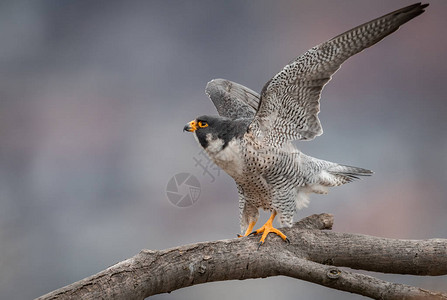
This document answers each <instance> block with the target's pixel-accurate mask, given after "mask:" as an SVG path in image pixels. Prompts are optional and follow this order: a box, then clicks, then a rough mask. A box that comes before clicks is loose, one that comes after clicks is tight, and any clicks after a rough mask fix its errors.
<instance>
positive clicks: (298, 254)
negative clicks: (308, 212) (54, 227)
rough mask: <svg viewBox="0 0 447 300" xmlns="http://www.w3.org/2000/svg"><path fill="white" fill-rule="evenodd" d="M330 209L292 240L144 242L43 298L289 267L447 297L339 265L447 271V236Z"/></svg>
mask: <svg viewBox="0 0 447 300" xmlns="http://www.w3.org/2000/svg"><path fill="white" fill-rule="evenodd" d="M332 224H333V217H332V215H329V214H320V215H312V216H310V217H307V218H305V219H303V220H301V221H300V222H297V223H295V225H294V226H293V227H292V228H283V229H282V231H283V232H284V233H285V234H286V235H287V236H288V237H289V239H290V241H291V244H290V245H288V244H286V243H284V242H283V241H282V240H281V239H280V238H279V237H277V236H274V235H270V236H269V238H268V239H267V241H266V243H265V244H264V245H263V246H262V247H260V248H259V249H258V239H259V237H247V238H239V239H232V240H221V241H213V242H204V243H197V244H192V245H186V246H180V247H176V248H171V249H167V250H161V251H151V250H143V251H141V252H140V253H139V254H138V255H136V256H134V257H132V258H130V259H127V260H125V261H123V262H120V263H118V264H116V265H114V266H112V267H110V268H108V269H106V270H104V271H102V272H100V273H98V274H96V275H93V276H91V277H88V278H85V279H83V280H81V281H78V282H76V283H73V284H71V285H68V286H66V287H63V288H61V289H59V290H56V291H53V292H51V293H49V294H47V295H44V296H42V297H40V298H38V299H72V298H73V299H80V298H82V299H98V298H106V299H144V298H145V297H148V296H151V295H155V294H160V293H166V292H170V291H173V290H176V289H179V288H183V287H187V286H191V285H195V284H200V283H206V282H213V281H223V280H234V279H248V278H265V277H269V276H276V275H284V276H290V277H293V278H297V279H302V280H306V281H310V282H314V283H317V284H320V285H324V286H327V287H331V288H334V289H339V290H343V291H348V292H352V293H357V294H361V295H364V296H368V297H371V298H376V299H403V298H405V299H420V298H433V299H447V293H440V292H430V291H427V290H423V289H420V288H417V287H411V286H408V285H403V284H396V283H390V282H386V281H383V280H380V279H377V278H374V277H371V276H367V275H362V274H357V273H353V272H350V271H346V270H341V269H338V268H337V266H340V267H341V266H343V267H350V268H354V269H363V270H369V271H377V272H384V273H399V274H416V275H444V274H447V240H445V239H432V240H397V239H385V238H378V237H372V236H366V235H360V234H348V233H336V232H331V231H321V230H322V229H331V228H332Z"/></svg>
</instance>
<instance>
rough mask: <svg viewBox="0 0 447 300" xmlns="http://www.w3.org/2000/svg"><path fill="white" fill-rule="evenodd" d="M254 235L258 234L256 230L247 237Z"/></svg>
mask: <svg viewBox="0 0 447 300" xmlns="http://www.w3.org/2000/svg"><path fill="white" fill-rule="evenodd" d="M255 234H258V233H257V232H256V230H255V231H252V232H251V233H250V234H249V235H248V236H250V235H255Z"/></svg>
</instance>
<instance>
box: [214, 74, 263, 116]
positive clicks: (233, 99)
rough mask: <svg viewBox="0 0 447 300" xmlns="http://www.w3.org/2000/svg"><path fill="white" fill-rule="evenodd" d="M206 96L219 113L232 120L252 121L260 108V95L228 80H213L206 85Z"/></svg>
mask: <svg viewBox="0 0 447 300" xmlns="http://www.w3.org/2000/svg"><path fill="white" fill-rule="evenodd" d="M205 92H206V94H207V95H208V97H210V99H211V101H213V103H214V106H216V109H217V112H218V113H219V115H221V116H223V117H227V118H230V119H233V120H235V119H239V118H250V119H252V118H253V117H254V116H255V114H256V110H257V109H258V106H259V94H258V93H256V92H254V91H252V90H250V89H249V88H246V87H245V86H243V85H240V84H238V83H235V82H232V81H229V80H226V79H213V80H211V81H210V82H208V84H207V85H206V89H205Z"/></svg>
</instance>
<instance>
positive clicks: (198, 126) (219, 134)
mask: <svg viewBox="0 0 447 300" xmlns="http://www.w3.org/2000/svg"><path fill="white" fill-rule="evenodd" d="M249 123H250V120H247V119H239V120H231V119H228V118H225V117H221V116H200V117H197V118H196V119H195V120H192V121H191V122H189V123H188V124H186V125H185V127H183V131H189V132H193V133H194V135H195V137H196V138H197V141H198V142H199V144H200V145H201V146H202V147H203V148H204V149H206V150H208V151H211V152H219V151H220V150H223V149H224V148H225V147H226V146H227V145H228V143H229V142H230V141H231V140H232V139H233V138H241V137H242V136H243V135H244V133H245V132H246V131H247V127H248V124H249Z"/></svg>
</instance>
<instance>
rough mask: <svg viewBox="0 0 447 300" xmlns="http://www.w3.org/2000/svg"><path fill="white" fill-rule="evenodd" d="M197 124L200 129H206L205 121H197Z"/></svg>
mask: <svg viewBox="0 0 447 300" xmlns="http://www.w3.org/2000/svg"><path fill="white" fill-rule="evenodd" d="M198 124H199V127H200V128H204V127H208V123H207V122H205V121H199V122H198Z"/></svg>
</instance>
